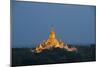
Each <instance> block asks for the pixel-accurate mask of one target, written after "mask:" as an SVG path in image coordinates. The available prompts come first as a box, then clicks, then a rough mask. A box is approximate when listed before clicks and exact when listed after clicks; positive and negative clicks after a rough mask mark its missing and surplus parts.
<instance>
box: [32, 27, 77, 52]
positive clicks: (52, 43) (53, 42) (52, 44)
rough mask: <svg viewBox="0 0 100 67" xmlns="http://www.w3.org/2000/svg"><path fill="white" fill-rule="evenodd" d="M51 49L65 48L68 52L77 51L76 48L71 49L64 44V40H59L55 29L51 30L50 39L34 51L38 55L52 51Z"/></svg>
mask: <svg viewBox="0 0 100 67" xmlns="http://www.w3.org/2000/svg"><path fill="white" fill-rule="evenodd" d="M50 48H64V49H66V50H67V51H76V50H77V49H76V48H74V47H70V48H69V47H68V45H67V44H64V42H63V41H62V40H57V38H56V34H55V31H54V28H53V27H52V28H51V31H50V34H49V37H48V39H47V40H44V41H43V42H42V43H40V44H39V45H38V46H37V47H36V48H35V49H34V50H33V51H34V52H36V53H40V52H42V51H43V50H44V49H50Z"/></svg>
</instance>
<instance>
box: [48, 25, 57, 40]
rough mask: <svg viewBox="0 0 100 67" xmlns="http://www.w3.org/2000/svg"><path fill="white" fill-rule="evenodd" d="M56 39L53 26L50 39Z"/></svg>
mask: <svg viewBox="0 0 100 67" xmlns="http://www.w3.org/2000/svg"><path fill="white" fill-rule="evenodd" d="M55 38H56V36H55V31H54V27H53V26H52V27H51V31H50V35H49V39H55Z"/></svg>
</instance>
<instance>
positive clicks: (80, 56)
mask: <svg viewBox="0 0 100 67" xmlns="http://www.w3.org/2000/svg"><path fill="white" fill-rule="evenodd" d="M75 47H76V48H77V49H78V51H77V52H68V51H66V50H64V49H59V48H56V49H54V48H53V49H51V50H44V51H43V52H41V53H38V54H37V53H34V52H31V48H12V62H11V63H12V66H25V65H41V64H56V63H72V62H88V61H95V60H96V56H95V55H96V54H95V45H90V46H79V45H77V46H75Z"/></svg>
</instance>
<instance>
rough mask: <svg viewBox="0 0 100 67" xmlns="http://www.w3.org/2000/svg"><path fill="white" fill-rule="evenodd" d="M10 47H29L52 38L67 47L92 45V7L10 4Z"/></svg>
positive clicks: (93, 26) (31, 3)
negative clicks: (52, 32)
mask: <svg viewBox="0 0 100 67" xmlns="http://www.w3.org/2000/svg"><path fill="white" fill-rule="evenodd" d="M11 8H12V11H11V17H12V22H11V25H12V47H33V46H36V45H37V44H39V43H41V42H42V41H43V40H46V39H47V38H48V35H49V33H50V28H51V26H52V25H53V26H54V28H55V32H56V37H57V38H58V39H61V40H63V41H64V42H65V43H68V44H84V45H86V44H92V43H93V44H95V23H96V22H95V21H96V20H95V17H96V14H95V11H96V10H95V9H96V7H95V6H86V5H85V6H82V5H68V4H66V5H65V4H50V3H49V4H48V3H36V2H16V1H13V2H12V7H11Z"/></svg>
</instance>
